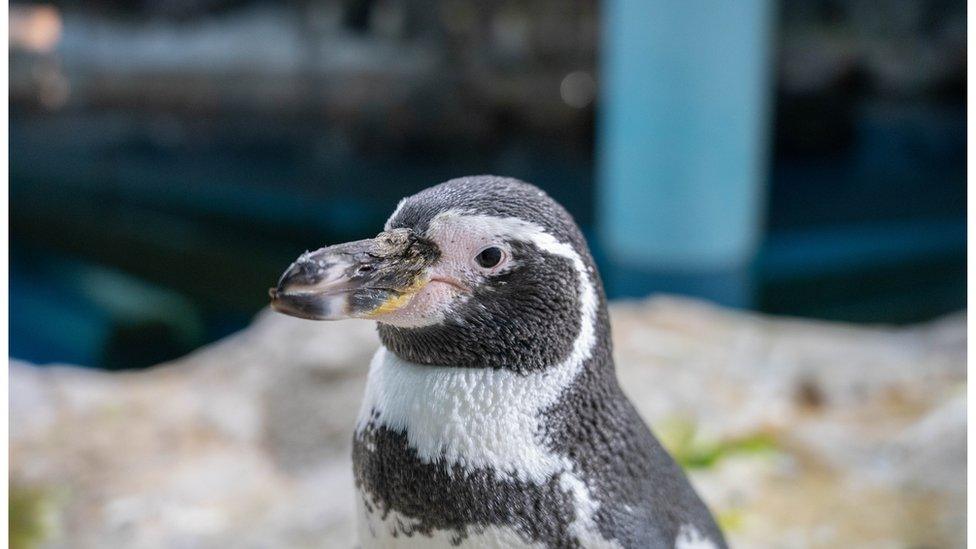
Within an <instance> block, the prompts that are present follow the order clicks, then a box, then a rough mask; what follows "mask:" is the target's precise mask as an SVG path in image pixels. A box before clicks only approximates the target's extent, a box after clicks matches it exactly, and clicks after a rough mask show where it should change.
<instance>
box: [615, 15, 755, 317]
mask: <svg viewBox="0 0 976 549" xmlns="http://www.w3.org/2000/svg"><path fill="white" fill-rule="evenodd" d="M772 15H773V11H772V4H771V1H770V0H735V1H731V2H730V1H726V0H708V1H705V0H697V1H683V0H609V1H608V2H607V3H606V4H604V28H603V59H602V69H603V74H602V78H601V86H602V88H601V108H600V120H599V125H598V130H599V136H598V138H599V141H598V193H599V200H600V204H599V210H598V213H599V217H598V228H599V236H600V239H601V244H602V248H603V250H604V252H605V254H606V256H607V259H608V260H609V262H610V263H611V265H612V268H611V269H610V276H608V279H609V280H608V282H609V285H610V286H611V292H613V293H616V294H617V295H620V294H624V295H638V294H646V293H648V292H650V291H668V292H679V293H690V294H695V295H699V296H703V297H707V298H711V299H714V300H717V301H719V302H723V303H726V304H730V305H736V306H748V305H749V304H750V296H751V291H750V288H749V276H748V268H749V264H750V261H751V260H752V258H753V256H754V255H755V251H756V247H757V245H758V242H759V238H760V233H761V224H762V223H761V220H762V212H763V196H764V191H763V189H764V185H763V183H764V179H765V166H766V160H767V148H768V141H769V139H768V112H769V111H770V83H769V75H770V72H771V71H770V64H771V58H770V41H771V32H770V31H771V27H772Z"/></svg>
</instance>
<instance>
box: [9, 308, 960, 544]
mask: <svg viewBox="0 0 976 549" xmlns="http://www.w3.org/2000/svg"><path fill="white" fill-rule="evenodd" d="M611 315H612V319H613V327H614V339H615V344H616V350H615V354H616V357H617V366H618V371H619V376H620V378H621V383H622V385H623V387H624V390H625V391H626V392H627V393H628V394H629V395H630V396H631V397H632V398H633V400H634V401H635V403H636V404H637V406H638V408H639V409H640V411H641V413H642V414H643V415H644V417H645V418H646V419H647V420H648V421H649V422H650V423H651V425H652V427H653V429H654V430H655V432H657V433H658V435H659V436H660V437H661V438H662V440H663V441H664V442H665V444H666V445H668V446H669V448H671V450H672V452H673V453H674V454H675V455H676V457H677V458H678V459H679V461H680V462H682V464H684V465H685V466H686V467H688V469H689V472H690V475H691V478H692V481H693V482H694V483H695V485H696V486H697V487H698V488H699V490H700V491H701V493H702V495H703V497H704V498H705V500H706V501H707V502H708V503H709V505H710V506H711V507H712V508H713V509H714V510H715V512H716V513H717V515H718V517H719V519H720V521H721V522H722V523H723V526H724V527H725V529H726V532H727V535H728V537H729V540H730V542H731V543H732V545H733V546H735V547H770V546H776V547H857V546H872V547H889V546H897V547H903V546H916V547H921V546H926V547H962V546H963V545H964V543H965V539H966V528H965V509H966V500H965V495H966V488H965V478H966V390H965V389H966V360H965V359H966V354H965V353H966V318H965V315H963V314H959V315H953V316H950V317H947V318H944V319H941V320H939V321H936V322H932V323H929V324H925V325H920V326H916V327H909V328H884V327H853V326H849V325H840V324H826V323H819V322H811V321H801V320H790V319H774V318H768V317H762V316H758V315H752V314H744V313H741V312H733V311H728V310H724V309H719V308H716V307H713V306H709V305H705V304H702V303H699V302H694V301H688V300H677V299H670V298H656V299H651V300H648V301H645V302H640V303H617V304H614V305H612V306H611ZM376 345H377V339H376V336H375V333H374V330H373V326H372V325H371V324H370V323H366V322H357V321H349V322H339V323H314V322H308V321H302V320H297V319H293V318H290V317H285V316H281V315H276V314H272V313H270V312H267V311H266V312H263V313H262V314H261V315H259V316H258V318H257V319H256V320H255V322H254V323H253V325H252V326H251V327H249V328H248V329H246V330H244V331H243V332H241V333H239V334H237V335H234V336H232V337H230V338H227V339H226V340H223V341H221V342H218V343H216V344H214V345H212V346H210V347H207V348H205V349H202V350H200V351H198V352H196V353H193V354H191V355H189V356H187V357H184V358H182V359H180V360H178V361H175V362H173V363H169V364H164V365H160V366H159V367H157V368H154V369H151V370H148V371H143V372H136V373H104V372H99V371H92V370H86V369H81V368H74V367H68V366H49V367H44V368H37V367H34V366H31V365H28V364H24V363H18V362H12V363H11V366H10V414H11V415H10V464H11V465H10V481H11V504H12V514H11V518H12V528H13V534H12V540H13V541H14V542H15V545H28V546H30V545H38V546H43V547H323V546H325V547H352V546H353V545H354V531H355V530H354V525H353V510H354V507H353V487H352V480H351V471H350V464H349V457H348V456H349V451H350V441H351V434H352V428H353V423H354V421H355V416H356V413H357V411H358V405H359V399H360V396H361V393H362V388H363V384H364V381H365V379H364V378H365V373H366V365H367V363H368V361H369V357H370V356H371V354H372V352H373V350H374V349H375V347H376Z"/></svg>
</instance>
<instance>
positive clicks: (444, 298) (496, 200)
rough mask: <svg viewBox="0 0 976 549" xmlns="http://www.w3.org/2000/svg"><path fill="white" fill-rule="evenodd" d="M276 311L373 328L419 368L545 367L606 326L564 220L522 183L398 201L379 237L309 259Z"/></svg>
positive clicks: (596, 287) (595, 286)
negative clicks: (368, 323) (357, 321)
mask: <svg viewBox="0 0 976 549" xmlns="http://www.w3.org/2000/svg"><path fill="white" fill-rule="evenodd" d="M271 297H272V307H273V308H275V309H276V310H278V311H279V312H283V313H286V314H290V315H294V316H299V317H302V318H309V319H316V320H334V319H342V318H367V319H375V320H376V321H378V323H379V333H380V338H381V339H382V341H383V343H384V345H385V346H386V347H387V348H388V349H389V350H390V351H392V352H394V353H396V354H397V355H398V356H400V357H401V358H403V359H405V360H409V361H411V362H416V363H420V364H430V365H443V366H456V367H488V368H506V369H512V370H517V371H520V372H527V371H532V370H539V369H544V368H546V367H549V366H552V365H554V364H556V363H559V362H560V361H562V360H565V359H567V358H568V357H569V355H571V354H572V353H573V352H578V351H579V349H577V347H579V346H580V345H582V344H583V343H590V344H591V343H592V342H581V341H580V340H581V339H583V338H584V337H585V336H586V337H588V338H589V339H591V340H592V339H593V337H595V336H594V334H595V332H596V331H598V330H597V328H598V326H596V324H598V323H605V322H606V319H605V316H606V315H605V310H604V297H603V292H602V288H601V286H600V281H599V275H598V274H597V272H596V269H595V267H594V264H593V260H592V258H591V256H590V253H589V250H588V249H587V246H586V242H585V240H584V239H583V236H582V234H581V233H580V231H579V229H578V228H577V226H576V224H575V223H574V221H573V219H572V217H571V216H570V215H569V213H567V212H566V210H565V209H564V208H563V207H562V206H560V205H559V204H558V203H556V202H555V201H554V200H553V199H552V198H550V197H549V196H548V195H546V194H545V193H544V192H543V191H541V190H539V189H538V188H536V187H534V186H532V185H529V184H527V183H523V182H521V181H518V180H515V179H510V178H502V177H494V176H475V177H464V178H459V179H453V180H451V181H447V182H445V183H442V184H440V185H436V186H434V187H431V188H428V189H426V190H424V191H421V192H420V193H417V194H415V195H413V196H410V197H407V198H405V199H403V200H402V201H401V202H400V204H399V205H398V206H397V209H396V211H394V213H393V215H392V216H391V217H390V218H389V220H388V221H387V222H386V225H385V227H384V230H383V232H381V233H380V234H379V235H378V236H377V237H376V238H372V239H367V240H360V241H356V242H350V243H346V244H339V245H336V246H329V247H325V248H322V249H319V250H317V251H315V252H311V253H308V252H307V253H305V254H303V255H302V256H301V257H300V258H298V260H296V261H295V262H294V263H293V264H292V265H291V266H290V267H289V268H288V270H287V271H285V273H284V274H283V275H282V277H281V279H280V280H279V282H278V285H277V287H276V288H273V289H272V290H271Z"/></svg>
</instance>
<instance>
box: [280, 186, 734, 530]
mask: <svg viewBox="0 0 976 549" xmlns="http://www.w3.org/2000/svg"><path fill="white" fill-rule="evenodd" d="M270 294H271V298H272V300H271V305H272V308H273V309H275V310H277V311H279V312H281V313H285V314H289V315H293V316H297V317H301V318H307V319H313V320H336V319H346V318H360V319H372V320H375V321H376V322H377V330H378V332H379V338H380V341H381V343H382V345H381V347H380V348H379V350H378V351H377V352H376V354H375V356H374V357H373V359H372V361H371V363H370V365H369V374H368V378H367V384H366V389H365V395H364V398H363V403H362V408H361V411H360V413H359V417H358V420H357V424H356V427H355V434H354V437H353V438H354V440H353V452H352V461H353V470H354V479H355V485H356V489H357V493H358V502H357V507H358V515H359V536H360V542H361V545H362V547H364V548H372V547H418V548H419V547H425V548H426V547H466V548H467V547H471V548H473V547H548V548H563V547H608V548H672V547H674V548H679V549H690V548H693V547H694V548H724V547H726V542H725V540H724V538H723V535H722V532H721V530H720V529H719V527H718V526H717V524H716V522H715V520H714V519H713V517H712V515H711V513H710V512H709V510H708V508H707V507H706V506H705V504H704V503H703V502H702V500H701V499H700V498H699V496H698V495H697V494H696V492H695V490H694V489H693V488H692V486H691V484H690V483H689V482H688V480H687V478H686V477H685V475H684V473H683V472H682V470H681V468H680V467H679V466H678V465H677V464H676V463H675V461H674V460H673V459H672V458H671V456H670V455H668V453H667V451H666V450H665V449H664V448H663V447H662V446H661V444H660V443H659V442H658V441H657V439H656V438H655V437H654V435H653V434H652V433H651V431H650V430H649V429H648V427H647V426H646V424H645V423H644V422H643V421H642V419H641V417H640V415H639V414H638V413H637V411H636V409H635V408H634V406H633V405H632V404H631V402H630V401H629V400H628V399H627V397H626V396H625V395H624V393H623V391H622V390H621V388H620V386H619V384H618V382H617V378H616V374H615V371H614V361H613V356H612V352H611V350H612V347H611V333H610V319H609V315H608V313H607V302H606V297H605V295H604V291H603V286H602V282H601V280H600V275H599V273H598V272H597V269H596V266H595V263H594V261H593V258H592V256H591V254H590V251H589V249H588V247H587V244H586V241H585V239H584V238H583V235H582V233H581V232H580V230H579V228H578V227H577V226H576V223H575V222H574V220H573V218H572V217H571V216H570V214H569V213H568V212H567V211H566V210H565V209H564V208H563V207H562V206H561V205H559V204H558V203H557V202H556V201H554V200H553V199H552V198H550V197H549V196H548V195H547V194H546V193H545V192H543V191H542V190H540V189H539V188H537V187H535V186H533V185H531V184H528V183H525V182H522V181H519V180H516V179H512V178H505V177H498V176H471V177H462V178H458V179H452V180H450V181H447V182H445V183H441V184H439V185H436V186H434V187H430V188H428V189H426V190H424V191H421V192H419V193H417V194H415V195H413V196H410V197H407V198H405V199H403V200H401V201H400V203H399V205H398V206H397V208H396V210H395V211H394V212H393V214H392V215H391V216H390V218H389V220H388V221H387V222H386V225H385V226H384V228H383V231H382V232H380V233H379V235H378V236H376V237H375V238H371V239H366V240H359V241H356V242H350V243H345V244H339V245H335V246H329V247H325V248H321V249H319V250H317V251H314V252H306V253H304V254H302V255H301V257H299V258H298V259H297V260H296V261H295V262H294V263H293V264H292V265H291V266H290V267H289V268H288V269H287V270H286V271H285V272H284V274H283V275H282V276H281V278H280V280H279V281H278V284H277V286H276V287H274V288H272V289H271V291H270Z"/></svg>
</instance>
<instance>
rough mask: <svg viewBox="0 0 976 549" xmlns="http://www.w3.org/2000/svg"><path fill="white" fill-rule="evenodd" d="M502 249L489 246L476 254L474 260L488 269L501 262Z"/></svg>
mask: <svg viewBox="0 0 976 549" xmlns="http://www.w3.org/2000/svg"><path fill="white" fill-rule="evenodd" d="M504 255H505V254H504V252H502V249H501V248H499V247H497V246H489V247H487V248H485V249H484V250H481V251H480V252H478V255H476V256H475V258H474V260H475V261H477V262H478V265H481V266H482V267H484V268H485V269H490V268H492V267H494V266H496V265H498V264H499V263H501V262H502V257H503V256H504Z"/></svg>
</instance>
